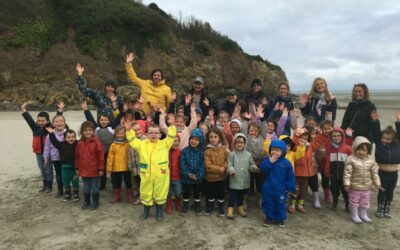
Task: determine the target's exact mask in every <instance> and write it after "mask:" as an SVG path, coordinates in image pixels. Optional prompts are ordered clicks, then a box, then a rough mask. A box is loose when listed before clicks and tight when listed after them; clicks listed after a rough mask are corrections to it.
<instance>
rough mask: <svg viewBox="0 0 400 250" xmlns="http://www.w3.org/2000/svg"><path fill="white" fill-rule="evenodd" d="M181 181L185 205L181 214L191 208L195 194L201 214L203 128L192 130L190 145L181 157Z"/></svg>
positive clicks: (203, 171)
mask: <svg viewBox="0 0 400 250" xmlns="http://www.w3.org/2000/svg"><path fill="white" fill-rule="evenodd" d="M180 167H181V181H182V189H183V207H182V213H181V215H183V216H184V215H185V214H186V213H187V211H188V208H189V201H190V196H193V200H194V204H195V210H196V214H197V215H201V206H200V191H201V184H202V182H203V180H204V175H205V169H204V134H203V132H202V130H201V129H199V128H196V129H194V130H193V131H192V134H191V135H190V138H189V146H187V147H186V148H184V149H183V150H182V153H181V157H180Z"/></svg>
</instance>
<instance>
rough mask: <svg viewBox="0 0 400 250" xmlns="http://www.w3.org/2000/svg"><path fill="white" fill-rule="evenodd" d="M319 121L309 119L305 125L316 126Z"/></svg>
mask: <svg viewBox="0 0 400 250" xmlns="http://www.w3.org/2000/svg"><path fill="white" fill-rule="evenodd" d="M316 126H317V123H316V122H315V121H314V120H308V121H307V122H306V123H304V127H314V128H315V127H316Z"/></svg>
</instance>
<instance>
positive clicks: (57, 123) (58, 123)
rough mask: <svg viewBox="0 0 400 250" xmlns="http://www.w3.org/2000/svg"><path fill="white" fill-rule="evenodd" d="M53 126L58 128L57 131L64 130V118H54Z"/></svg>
mask: <svg viewBox="0 0 400 250" xmlns="http://www.w3.org/2000/svg"><path fill="white" fill-rule="evenodd" d="M53 126H54V128H55V130H57V131H61V130H63V129H64V128H65V121H64V118H62V117H57V118H56V119H54V122H53Z"/></svg>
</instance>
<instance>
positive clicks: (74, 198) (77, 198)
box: [72, 194, 79, 202]
mask: <svg viewBox="0 0 400 250" xmlns="http://www.w3.org/2000/svg"><path fill="white" fill-rule="evenodd" d="M72 201H73V202H78V201H79V195H78V194H74V196H73V197H72Z"/></svg>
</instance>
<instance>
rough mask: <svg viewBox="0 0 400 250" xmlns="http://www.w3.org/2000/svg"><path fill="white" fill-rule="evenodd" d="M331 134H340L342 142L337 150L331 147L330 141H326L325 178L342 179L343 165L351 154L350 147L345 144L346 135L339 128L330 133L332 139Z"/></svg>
mask: <svg viewBox="0 0 400 250" xmlns="http://www.w3.org/2000/svg"><path fill="white" fill-rule="evenodd" d="M333 132H340V133H341V134H342V142H341V143H340V145H339V148H335V147H333V146H332V144H331V143H332V139H328V140H327V144H326V145H327V146H326V148H325V149H326V157H325V176H326V177H331V176H332V177H334V178H335V179H339V180H341V179H343V171H344V163H345V161H346V160H347V157H349V156H350V155H351V154H352V150H351V147H350V146H349V145H348V144H347V143H346V135H345V133H344V131H343V129H341V128H335V129H333V130H332V131H331V132H330V138H332V133H333Z"/></svg>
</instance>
